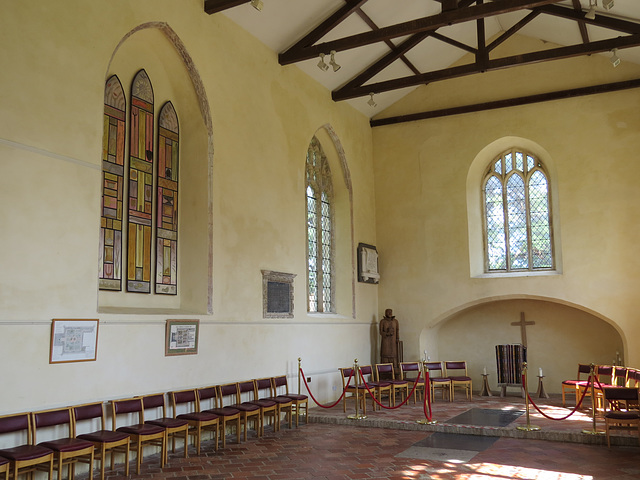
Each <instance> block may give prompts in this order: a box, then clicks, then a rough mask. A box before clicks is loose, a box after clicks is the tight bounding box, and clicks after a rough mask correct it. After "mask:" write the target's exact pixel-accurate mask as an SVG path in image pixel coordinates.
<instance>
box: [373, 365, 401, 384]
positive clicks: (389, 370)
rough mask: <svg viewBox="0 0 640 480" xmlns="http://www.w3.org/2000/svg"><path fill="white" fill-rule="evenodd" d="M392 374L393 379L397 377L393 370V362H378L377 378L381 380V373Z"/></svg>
mask: <svg viewBox="0 0 640 480" xmlns="http://www.w3.org/2000/svg"><path fill="white" fill-rule="evenodd" d="M381 373H382V374H390V375H391V378H392V379H395V378H396V377H395V374H394V372H393V363H376V378H377V379H378V380H380V374H381Z"/></svg>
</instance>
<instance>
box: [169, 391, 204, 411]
mask: <svg viewBox="0 0 640 480" xmlns="http://www.w3.org/2000/svg"><path fill="white" fill-rule="evenodd" d="M169 399H170V400H171V407H172V409H173V418H175V417H176V416H177V415H178V406H186V407H187V413H192V412H197V411H198V405H197V396H196V391H195V390H194V389H190V390H178V391H176V392H169Z"/></svg>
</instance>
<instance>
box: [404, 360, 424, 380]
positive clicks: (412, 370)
mask: <svg viewBox="0 0 640 480" xmlns="http://www.w3.org/2000/svg"><path fill="white" fill-rule="evenodd" d="M400 372H401V373H402V379H403V380H406V379H407V378H415V377H416V376H417V375H418V373H419V372H420V364H419V363H418V362H402V363H401V364H400ZM414 374H415V375H414Z"/></svg>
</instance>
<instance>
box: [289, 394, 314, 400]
mask: <svg viewBox="0 0 640 480" xmlns="http://www.w3.org/2000/svg"><path fill="white" fill-rule="evenodd" d="M285 397H289V398H291V399H293V400H297V401H300V400H307V399H308V398H309V397H307V396H306V395H302V394H298V393H287V394H286V395H285Z"/></svg>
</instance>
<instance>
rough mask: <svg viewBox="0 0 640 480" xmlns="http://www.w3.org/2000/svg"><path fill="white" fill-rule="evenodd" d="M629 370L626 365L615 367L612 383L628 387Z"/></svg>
mask: <svg viewBox="0 0 640 480" xmlns="http://www.w3.org/2000/svg"><path fill="white" fill-rule="evenodd" d="M627 372H628V369H627V368H626V367H615V368H614V373H613V377H614V381H613V382H611V383H612V384H613V385H617V386H618V387H626V386H627Z"/></svg>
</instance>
